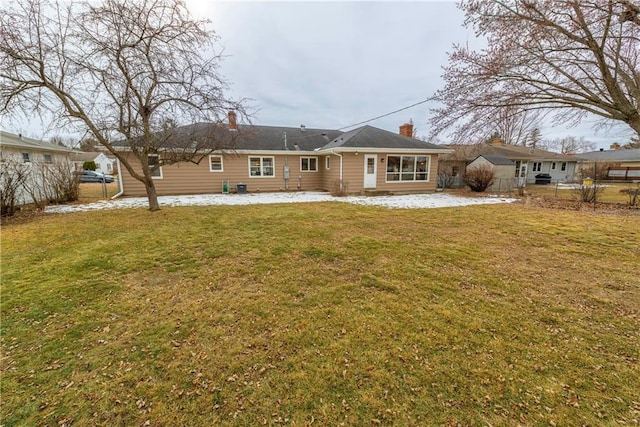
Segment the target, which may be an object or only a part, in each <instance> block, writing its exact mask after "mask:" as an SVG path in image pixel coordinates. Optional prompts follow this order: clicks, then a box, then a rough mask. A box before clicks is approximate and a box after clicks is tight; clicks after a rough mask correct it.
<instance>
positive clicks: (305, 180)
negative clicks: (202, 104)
mask: <svg viewBox="0 0 640 427" xmlns="http://www.w3.org/2000/svg"><path fill="white" fill-rule="evenodd" d="M196 126H214V125H206V124H199V125H196ZM224 132H229V133H230V134H231V135H236V134H237V138H236V139H235V143H234V147H233V148H232V149H227V150H220V151H216V152H213V153H211V154H210V155H207V156H205V158H204V159H203V160H202V161H201V162H200V163H199V164H194V163H176V164H173V165H162V152H161V151H159V153H158V155H157V156H150V157H149V164H150V165H157V164H160V165H162V166H160V167H158V168H157V169H155V170H154V171H153V175H154V180H155V187H156V191H157V193H158V195H175V194H211V193H224V192H244V191H246V192H249V193H252V192H277V191H332V190H333V191H335V190H336V188H343V189H344V190H345V192H346V193H349V194H402V193H427V192H433V191H435V189H436V181H437V180H436V175H437V171H438V155H439V154H442V153H449V152H451V151H452V150H450V149H447V148H445V147H441V146H438V145H435V144H430V143H427V142H423V141H420V140H417V139H414V138H412V137H411V135H412V132H413V125H412V124H404V125H402V126H400V133H398V134H396V133H393V132H389V131H386V130H382V129H378V128H375V127H372V126H363V127H360V128H357V129H354V130H352V131H349V132H344V133H343V132H340V131H337V130H329V129H310V128H306V127H304V126H300V127H295V128H294V127H278V126H245V125H236V121H235V114H234V113H230V115H229V125H228V129H227V125H225V129H224ZM129 156H133V155H132V154H129ZM135 161H136V162H137V160H135ZM118 168H119V171H120V173H119V179H120V188H121V193H120V195H125V196H144V195H146V193H145V189H144V186H143V184H142V183H140V182H139V181H137V180H135V179H133V178H132V177H131V176H130V175H129V174H128V173H127V171H126V169H125V168H124V167H121V165H118ZM341 185H342V187H341Z"/></svg>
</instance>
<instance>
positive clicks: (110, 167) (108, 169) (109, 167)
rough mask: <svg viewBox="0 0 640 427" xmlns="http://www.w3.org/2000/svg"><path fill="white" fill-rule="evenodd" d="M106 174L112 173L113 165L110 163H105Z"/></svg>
mask: <svg viewBox="0 0 640 427" xmlns="http://www.w3.org/2000/svg"><path fill="white" fill-rule="evenodd" d="M107 172H108V173H112V172H113V165H112V164H111V163H107Z"/></svg>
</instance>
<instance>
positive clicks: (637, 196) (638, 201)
mask: <svg viewBox="0 0 640 427" xmlns="http://www.w3.org/2000/svg"><path fill="white" fill-rule="evenodd" d="M620 192H621V193H626V194H628V195H629V206H640V184H638V185H637V187H636V188H625V189H623V190H620Z"/></svg>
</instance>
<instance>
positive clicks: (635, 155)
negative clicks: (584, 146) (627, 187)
mask: <svg viewBox="0 0 640 427" xmlns="http://www.w3.org/2000/svg"><path fill="white" fill-rule="evenodd" d="M580 157H581V158H582V162H581V163H580V167H581V168H582V169H585V170H587V171H590V170H594V169H602V175H603V176H602V178H605V179H614V180H621V181H637V180H640V148H632V149H626V150H600V151H591V152H588V153H583V154H580ZM605 168H606V169H605Z"/></svg>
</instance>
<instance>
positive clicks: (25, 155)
mask: <svg viewBox="0 0 640 427" xmlns="http://www.w3.org/2000/svg"><path fill="white" fill-rule="evenodd" d="M22 161H23V162H25V163H29V162H30V161H31V158H30V157H29V153H22Z"/></svg>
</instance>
